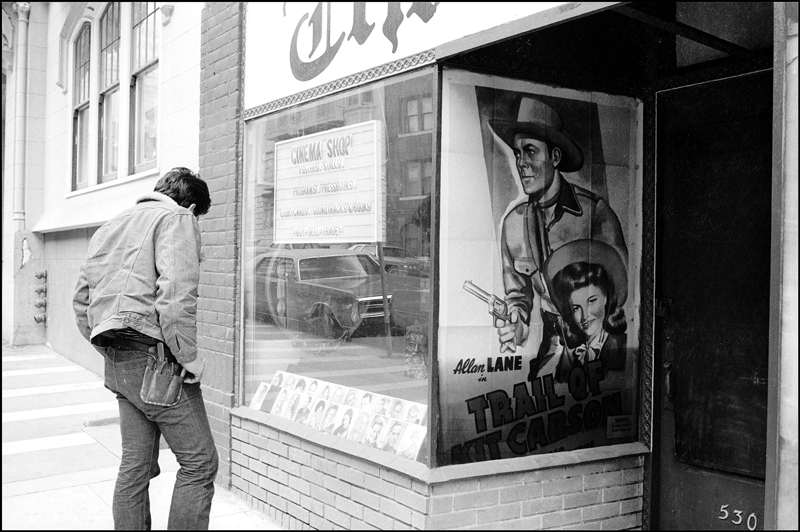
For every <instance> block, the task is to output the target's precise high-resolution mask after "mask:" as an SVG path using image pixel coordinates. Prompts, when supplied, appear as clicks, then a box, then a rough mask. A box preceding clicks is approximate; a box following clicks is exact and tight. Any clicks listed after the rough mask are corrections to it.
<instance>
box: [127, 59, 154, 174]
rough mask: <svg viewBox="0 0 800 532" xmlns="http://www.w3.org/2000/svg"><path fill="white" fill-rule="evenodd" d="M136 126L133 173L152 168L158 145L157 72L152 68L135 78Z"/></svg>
mask: <svg viewBox="0 0 800 532" xmlns="http://www.w3.org/2000/svg"><path fill="white" fill-rule="evenodd" d="M135 97H136V100H135V104H134V105H135V107H136V114H135V116H134V120H133V122H134V123H135V124H136V126H135V127H136V129H135V137H134V144H135V150H136V152H135V153H136V159H135V163H134V164H135V171H136V172H141V171H142V170H146V169H148V168H152V167H154V166H155V163H156V156H157V147H158V146H157V145H158V142H157V141H158V70H157V69H156V68H153V69H151V70H148V71H145V72H143V73H141V74H139V75H138V76H137V81H136V93H135Z"/></svg>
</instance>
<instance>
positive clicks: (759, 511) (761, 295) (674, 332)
mask: <svg viewBox="0 0 800 532" xmlns="http://www.w3.org/2000/svg"><path fill="white" fill-rule="evenodd" d="M656 110H657V167H656V172H657V177H656V178H657V192H656V194H657V199H656V205H657V207H656V305H657V312H656V314H657V317H656V359H655V362H656V366H657V371H658V372H659V373H660V375H658V374H657V378H658V379H659V383H660V394H659V396H658V398H657V401H660V404H657V408H656V415H657V416H659V417H658V419H657V420H656V432H655V440H656V441H655V446H654V452H655V454H654V463H653V466H654V467H653V472H654V482H655V484H654V488H655V493H654V499H653V500H654V502H655V504H656V506H655V507H654V512H653V513H654V518H655V520H654V527H655V528H657V529H684V530H686V529H688V530H692V529H701V530H702V529H734V530H746V529H751V530H753V529H756V528H759V529H760V528H762V522H763V515H764V471H765V459H766V423H767V360H768V331H769V288H770V279H769V274H770V269H769V267H770V201H771V190H772V138H771V135H772V123H771V119H772V72H771V71H767V72H761V73H756V74H749V75H745V76H738V77H734V78H728V79H725V80H719V81H714V82H708V83H702V84H698V85H693V86H689V87H684V88H680V89H674V90H669V91H664V92H660V93H658V95H657V99H656Z"/></svg>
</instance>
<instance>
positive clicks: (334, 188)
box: [275, 120, 386, 244]
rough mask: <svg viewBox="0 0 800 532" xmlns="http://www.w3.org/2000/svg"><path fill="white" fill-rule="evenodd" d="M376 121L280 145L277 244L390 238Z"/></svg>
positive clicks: (277, 155)
mask: <svg viewBox="0 0 800 532" xmlns="http://www.w3.org/2000/svg"><path fill="white" fill-rule="evenodd" d="M382 145H383V142H382V128H381V127H380V123H379V122H378V121H377V120H371V121H369V122H363V123H361V124H356V125H352V126H345V127H341V128H336V129H330V130H327V131H324V132H322V133H315V134H313V135H306V136H304V137H299V138H295V139H291V140H287V141H284V142H277V143H275V242H276V243H278V244H301V243H320V244H333V243H345V242H383V241H384V240H385V239H386V236H385V235H386V220H385V216H384V214H385V213H384V208H383V205H384V203H385V190H386V186H385V175H384V174H385V172H384V164H383V157H382V154H383V148H382Z"/></svg>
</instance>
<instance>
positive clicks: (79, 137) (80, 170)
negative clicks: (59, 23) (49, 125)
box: [72, 23, 92, 190]
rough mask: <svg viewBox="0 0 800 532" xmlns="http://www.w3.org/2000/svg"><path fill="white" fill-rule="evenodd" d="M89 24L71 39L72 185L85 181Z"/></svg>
mask: <svg viewBox="0 0 800 532" xmlns="http://www.w3.org/2000/svg"><path fill="white" fill-rule="evenodd" d="M91 45H92V27H91V26H90V25H89V24H88V23H86V24H84V25H83V26H82V27H81V30H80V32H79V33H78V37H77V39H75V71H74V86H73V95H72V100H73V112H72V123H73V130H72V167H73V170H72V188H73V189H74V190H79V189H82V188H86V186H87V185H88V183H89V67H90V66H91Z"/></svg>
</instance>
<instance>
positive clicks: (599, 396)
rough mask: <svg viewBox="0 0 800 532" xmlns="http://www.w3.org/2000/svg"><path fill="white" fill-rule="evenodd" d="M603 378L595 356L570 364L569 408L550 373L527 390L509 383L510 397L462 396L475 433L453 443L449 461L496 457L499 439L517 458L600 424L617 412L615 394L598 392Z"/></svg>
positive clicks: (495, 394) (496, 394) (491, 394)
mask: <svg viewBox="0 0 800 532" xmlns="http://www.w3.org/2000/svg"><path fill="white" fill-rule="evenodd" d="M603 379H604V368H603V362H602V361H600V360H596V361H592V362H589V363H587V364H586V365H585V366H577V367H574V368H573V369H572V371H571V372H570V375H569V382H568V390H569V394H570V396H571V397H572V399H573V400H574V401H577V403H575V404H572V405H571V406H570V405H565V397H564V396H563V395H559V394H557V393H556V388H555V383H554V381H553V375H551V374H548V375H543V376H542V377H537V378H536V379H534V380H533V381H532V382H531V383H530V388H529V384H528V382H519V383H517V384H515V385H514V391H513V397H509V396H508V394H507V393H506V392H505V390H494V391H491V392H488V393H485V394H482V395H478V396H476V397H472V398H470V399H467V400H466V401H465V406H466V409H467V412H468V413H469V415H471V416H472V419H473V421H474V423H475V432H476V434H478V435H479V436H478V437H477V438H475V439H473V440H469V441H467V442H464V443H462V444H458V445H453V446H452V447H451V448H450V455H451V463H453V464H459V463H467V462H475V461H483V460H497V459H500V458H501V457H502V453H501V451H500V447H499V445H500V444H501V443H505V444H506V445H507V446H508V448H509V449H510V450H511V452H513V453H514V454H516V455H518V456H522V455H525V454H528V453H532V452H534V451H536V449H537V448H540V447H548V446H550V445H553V444H555V443H557V442H559V441H560V440H562V439H564V438H567V437H568V436H572V435H574V434H577V433H579V432H582V431H588V430H591V429H595V428H597V427H600V426H601V424H602V423H603V421H604V420H605V419H606V418H607V417H608V416H616V415H620V414H622V413H623V407H622V394H621V392H619V391H613V392H603V391H602V390H601V389H600V382H601V381H602V380H603ZM487 410H488V412H489V415H488V416H487ZM489 419H491V429H497V430H492V431H491V432H489V429H490V426H489ZM508 427H510V428H508ZM504 428H506V430H504ZM504 432H505V433H506V435H505V438H504V437H503V434H504Z"/></svg>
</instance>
